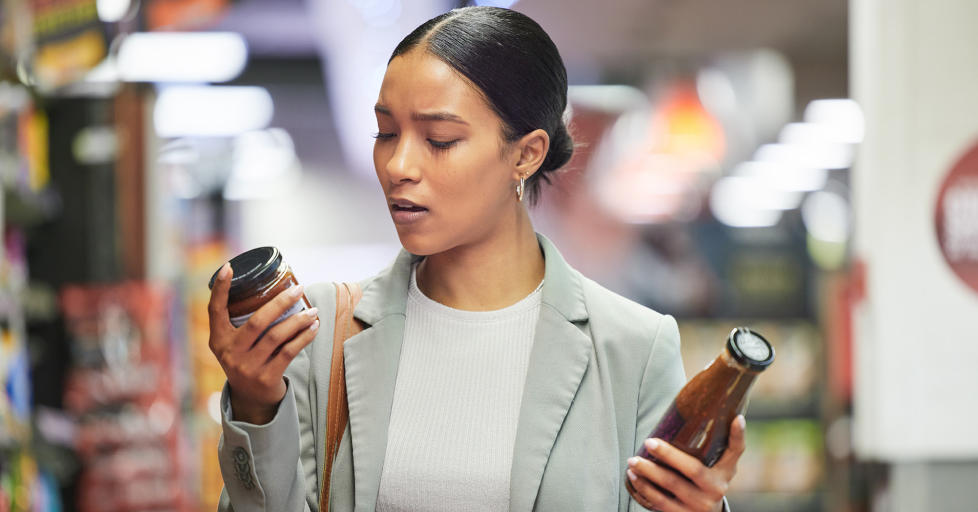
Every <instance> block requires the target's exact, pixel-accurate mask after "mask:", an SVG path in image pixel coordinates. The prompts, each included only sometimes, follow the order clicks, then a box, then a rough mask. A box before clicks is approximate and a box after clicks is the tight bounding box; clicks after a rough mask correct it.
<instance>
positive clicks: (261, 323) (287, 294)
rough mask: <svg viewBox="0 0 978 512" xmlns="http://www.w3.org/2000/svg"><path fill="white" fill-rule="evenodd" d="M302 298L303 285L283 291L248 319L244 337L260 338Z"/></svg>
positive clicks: (249, 345)
mask: <svg viewBox="0 0 978 512" xmlns="http://www.w3.org/2000/svg"><path fill="white" fill-rule="evenodd" d="M300 297H302V285H297V286H293V287H291V288H288V289H285V290H282V291H281V292H280V293H279V294H278V295H276V296H275V298H274V299H272V300H270V301H268V302H266V303H265V305H263V306H262V307H260V308H258V311H255V314H253V315H251V317H250V318H248V321H247V322H245V324H244V325H243V326H242V327H241V329H242V330H243V331H244V336H245V337H246V338H247V339H249V340H257V339H258V338H260V337H261V336H262V335H263V334H264V333H265V330H266V329H268V328H269V327H270V326H271V324H272V322H274V321H276V320H278V319H279V318H280V317H281V316H282V315H283V314H284V313H285V312H286V311H288V310H289V308H291V307H292V306H294V305H295V303H296V302H299V298H300ZM251 345H252V343H249V344H248V345H247V346H245V347H243V349H245V350H247V349H250V348H251Z"/></svg>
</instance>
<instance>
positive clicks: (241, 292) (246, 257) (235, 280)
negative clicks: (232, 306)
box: [207, 247, 282, 302]
mask: <svg viewBox="0 0 978 512" xmlns="http://www.w3.org/2000/svg"><path fill="white" fill-rule="evenodd" d="M281 264H282V253H281V252H279V250H278V249H277V248H275V247H257V248H255V249H252V250H250V251H245V252H243V253H241V254H239V255H237V256H235V257H233V258H231V270H233V271H234V277H232V278H231V289H230V290H228V302H235V301H237V300H238V299H241V298H242V297H243V296H246V295H248V294H250V293H253V292H254V291H255V290H257V289H261V288H263V287H264V286H265V285H267V284H269V283H270V282H271V281H272V280H273V278H274V277H275V275H276V274H277V273H278V268H279V266H281ZM220 271H221V269H220V268H219V269H217V270H216V271H215V272H214V275H212V276H211V280H210V283H208V285H207V287H208V288H213V287H214V281H215V280H217V273H218V272H220Z"/></svg>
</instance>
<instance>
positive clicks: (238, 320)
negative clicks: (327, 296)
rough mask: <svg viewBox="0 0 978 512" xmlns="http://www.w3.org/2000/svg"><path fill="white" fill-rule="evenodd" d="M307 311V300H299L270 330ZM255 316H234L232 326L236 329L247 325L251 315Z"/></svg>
mask: <svg viewBox="0 0 978 512" xmlns="http://www.w3.org/2000/svg"><path fill="white" fill-rule="evenodd" d="M305 309H306V301H305V299H299V301H298V302H296V303H295V304H294V305H293V306H292V307H291V308H289V309H288V310H286V311H285V313H282V316H280V317H278V318H277V319H275V321H274V322H272V324H271V325H269V326H268V329H271V328H272V327H274V326H275V325H276V324H278V323H279V322H281V321H283V320H285V319H286V318H288V317H290V316H292V315H294V314H296V313H298V312H300V311H305ZM253 314H254V313H248V314H246V315H241V316H233V317H231V325H233V326H235V327H241V326H242V325H244V324H245V322H247V321H248V319H249V318H251V315H253Z"/></svg>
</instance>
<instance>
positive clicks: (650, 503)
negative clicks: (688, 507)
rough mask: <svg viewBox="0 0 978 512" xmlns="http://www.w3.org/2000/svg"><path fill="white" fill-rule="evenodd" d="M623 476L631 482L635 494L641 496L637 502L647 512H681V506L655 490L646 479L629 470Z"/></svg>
mask: <svg viewBox="0 0 978 512" xmlns="http://www.w3.org/2000/svg"><path fill="white" fill-rule="evenodd" d="M625 474H626V475H627V476H628V479H629V480H631V482H632V487H633V488H635V492H636V494H638V495H639V496H641V500H637V501H638V502H639V504H640V505H642V506H643V507H645V508H647V509H649V510H658V511H659V512H682V506H681V505H680V504H679V503H678V502H677V501H676V500H674V499H672V498H670V497H668V496H666V495H665V494H664V493H663V492H662V491H660V490H658V489H656V488H655V486H653V485H652V483H651V482H649V481H648V480H647V479H645V478H642V477H640V476H638V474H636V473H635V472H634V471H632V470H631V469H629V470H628V471H626V472H625Z"/></svg>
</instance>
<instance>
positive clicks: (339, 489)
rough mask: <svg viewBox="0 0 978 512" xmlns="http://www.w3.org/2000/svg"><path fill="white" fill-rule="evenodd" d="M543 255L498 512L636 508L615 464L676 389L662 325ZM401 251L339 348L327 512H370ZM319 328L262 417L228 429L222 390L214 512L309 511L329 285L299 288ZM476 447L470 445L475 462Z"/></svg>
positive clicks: (316, 476)
mask: <svg viewBox="0 0 978 512" xmlns="http://www.w3.org/2000/svg"><path fill="white" fill-rule="evenodd" d="M538 238H539V241H540V247H541V248H542V249H543V253H544V257H545V259H546V269H545V277H544V282H543V291H542V295H543V296H542V307H541V309H540V319H539V321H538V323H537V327H536V335H535V338H534V342H533V348H532V349H531V354H530V362H529V369H528V371H527V375H526V384H525V388H524V391H523V399H522V404H521V407H520V416H519V423H518V426H517V433H516V445H515V447H514V453H513V467H512V473H511V483H510V510H512V511H530V510H535V511H573V510H580V511H614V510H617V511H619V512H626V511H640V510H645V509H643V508H642V507H641V506H639V505H638V504H637V503H635V501H634V500H632V499H631V498H630V496H629V494H628V492H627V491H626V490H625V485H624V478H625V468H626V464H627V463H626V460H627V459H628V457H630V456H632V455H633V454H634V453H635V452H636V451H637V449H638V447H639V445H640V444H641V443H642V442H643V441H644V440H645V437H646V436H647V435H648V434H649V433H650V432H651V431H652V428H653V427H654V426H655V423H656V422H657V421H658V419H659V417H660V416H661V415H662V414H663V413H664V411H665V409H666V408H667V407H668V405H669V403H670V402H671V400H672V398H673V397H674V396H675V394H676V392H677V391H678V390H679V388H680V387H682V385H683V383H684V382H685V376H684V373H683V367H682V363H681V360H680V355H679V330H678V328H677V326H676V322H675V320H674V319H673V318H672V317H670V316H664V315H661V314H659V313H656V312H655V311H652V310H650V309H648V308H645V307H643V306H640V305H638V304H636V303H633V302H631V301H629V300H626V299H624V298H622V297H620V296H618V295H615V294H614V293H612V292H610V291H608V290H606V289H604V288H602V287H601V286H599V285H598V284H596V283H595V282H593V281H591V280H589V279H587V278H585V277H584V276H582V275H581V274H580V273H579V272H577V271H576V270H574V269H573V268H571V267H570V266H569V265H568V264H567V263H566V262H565V261H564V259H563V257H561V255H560V253H559V252H557V249H556V248H555V247H554V246H553V244H552V243H551V242H550V241H549V240H547V239H546V238H545V237H543V236H538ZM415 259H416V257H415V256H412V255H411V254H408V253H407V252H404V251H402V252H401V254H400V255H399V256H398V257H397V259H396V260H395V261H394V263H393V264H392V265H391V266H390V267H389V268H387V269H386V270H384V271H383V272H381V273H380V274H378V275H376V276H374V277H372V278H370V279H367V280H366V281H364V282H363V283H362V284H363V290H364V294H363V299H362V300H361V301H360V303H359V305H358V306H357V308H356V311H355V316H356V317H357V318H358V319H360V320H362V321H363V322H364V323H365V324H366V325H367V328H366V329H365V330H364V331H363V332H361V333H360V334H358V335H356V336H353V337H352V338H350V339H349V340H347V341H346V343H345V344H344V345H343V354H344V357H345V365H346V382H347V394H348V398H349V404H350V421H349V424H348V426H347V429H346V431H345V433H344V434H343V439H342V441H341V443H340V446H339V452H338V455H337V456H336V460H335V462H334V467H333V471H332V475H331V477H330V478H331V486H332V487H331V491H330V493H331V496H330V509H331V510H337V511H353V510H355V511H362V512H367V511H373V510H374V509H375V507H376V501H377V494H378V489H379V487H380V476H381V470H382V468H383V465H384V455H385V453H386V447H387V427H388V422H389V418H390V411H391V402H392V400H393V396H394V383H395V381H396V378H397V368H398V358H399V354H400V348H401V341H402V338H403V333H404V311H405V304H406V301H407V290H408V282H409V277H410V271H411V264H412V262H413V261H414V260H415ZM307 296H308V297H309V299H310V301H311V302H312V303H313V304H314V305H316V306H317V307H319V311H320V319H321V321H322V326H321V328H320V330H319V333H318V335H317V337H316V339H315V341H313V343H311V344H310V345H309V346H308V347H307V348H306V349H305V350H303V352H302V353H301V354H300V355H299V356H298V357H296V359H295V360H294V361H293V363H292V364H291V366H290V367H289V369H288V371H287V373H286V376H287V379H288V391H287V392H286V395H285V398H284V399H283V401H282V403H281V405H280V406H279V409H278V412H277V414H276V416H275V418H274V419H273V420H272V421H271V422H270V423H269V424H267V425H262V426H256V425H250V424H247V423H243V422H237V421H231V419H230V405H229V401H228V397H227V387H226V386H225V393H224V396H223V397H222V408H223V412H224V421H223V429H224V434H223V436H222V439H221V442H220V445H219V460H220V465H221V472H222V474H223V477H224V483H225V492H224V493H222V496H221V504H220V506H219V510H222V511H225V510H232V504H233V510H236V511H238V512H250V511H275V512H292V511H295V512H299V511H316V510H318V509H319V490H320V485H321V481H320V479H321V477H322V472H323V456H324V440H325V437H326V435H325V434H326V426H325V424H326V399H327V396H328V393H327V390H328V387H329V373H330V358H331V350H332V339H333V323H334V321H333V320H334V316H335V304H334V303H335V288H334V287H333V285H331V284H327V285H315V286H310V287H308V288H307ZM478 449H479V447H478V446H473V447H472V453H473V456H474V457H475V460H476V461H477V460H478V459H477V455H476V454H478V452H479V450H478Z"/></svg>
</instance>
